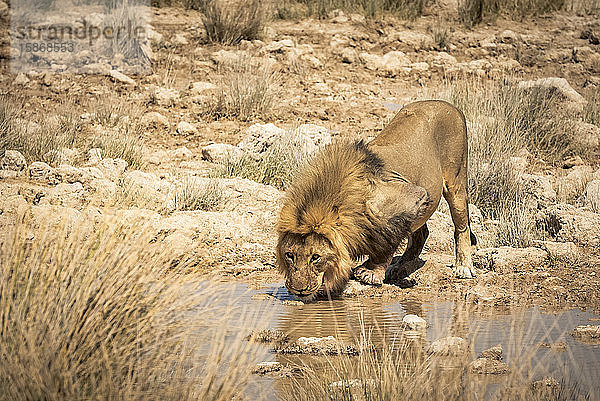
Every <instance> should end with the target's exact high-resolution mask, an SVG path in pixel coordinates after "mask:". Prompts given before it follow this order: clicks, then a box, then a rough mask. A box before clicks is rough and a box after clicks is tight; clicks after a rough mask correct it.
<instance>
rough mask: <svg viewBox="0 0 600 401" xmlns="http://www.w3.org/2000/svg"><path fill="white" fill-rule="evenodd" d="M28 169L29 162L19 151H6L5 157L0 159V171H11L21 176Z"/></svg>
mask: <svg viewBox="0 0 600 401" xmlns="http://www.w3.org/2000/svg"><path fill="white" fill-rule="evenodd" d="M26 168H27V161H26V160H25V156H23V154H21V152H19V151H17V150H6V151H5V152H4V156H2V158H0V170H9V171H14V172H16V173H18V174H20V173H22V172H23V171H25V169H26Z"/></svg>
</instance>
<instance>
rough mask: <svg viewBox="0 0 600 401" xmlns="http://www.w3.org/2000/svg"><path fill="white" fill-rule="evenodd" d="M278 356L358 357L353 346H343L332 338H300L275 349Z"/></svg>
mask: <svg viewBox="0 0 600 401" xmlns="http://www.w3.org/2000/svg"><path fill="white" fill-rule="evenodd" d="M275 351H276V352H278V353H280V354H312V355H322V354H325V355H358V350H357V349H356V347H355V346H353V345H347V344H343V343H342V342H340V341H338V340H337V339H336V338H335V337H333V336H328V337H300V338H298V339H297V340H296V341H294V342H293V343H291V344H287V345H285V346H283V347H279V348H276V349H275Z"/></svg>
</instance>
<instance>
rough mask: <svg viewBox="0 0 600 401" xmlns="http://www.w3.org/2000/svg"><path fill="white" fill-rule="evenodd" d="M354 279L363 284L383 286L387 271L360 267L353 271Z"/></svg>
mask: <svg viewBox="0 0 600 401" xmlns="http://www.w3.org/2000/svg"><path fill="white" fill-rule="evenodd" d="M352 272H353V273H354V278H355V279H356V280H358V281H360V282H361V283H363V284H368V285H375V286H378V287H379V286H381V285H383V280H384V279H385V269H367V268H366V267H362V266H358V267H357V268H355V269H354V270H353V271H352Z"/></svg>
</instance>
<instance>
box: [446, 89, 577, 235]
mask: <svg viewBox="0 0 600 401" xmlns="http://www.w3.org/2000/svg"><path fill="white" fill-rule="evenodd" d="M447 100H448V101H450V102H451V103H453V104H454V105H456V106H457V107H458V108H459V109H460V110H462V111H463V113H464V114H465V116H466V118H467V120H468V122H469V124H468V134H469V195H470V198H471V202H472V203H474V204H475V205H477V206H478V207H479V208H481V210H482V212H483V213H484V215H485V216H486V217H487V218H492V219H497V220H499V232H498V242H499V244H500V245H513V246H526V245H529V244H530V243H531V241H532V240H533V239H535V238H536V236H537V233H536V231H535V228H534V226H535V224H534V219H533V213H534V211H533V210H530V207H529V206H528V204H529V203H530V202H529V200H530V197H531V195H530V194H528V193H527V192H526V191H525V188H524V186H523V183H522V180H521V179H520V176H519V174H520V173H519V171H518V170H517V169H516V168H515V164H514V163H515V162H514V161H513V159H512V157H515V156H518V155H519V154H520V152H522V151H523V150H527V151H529V152H531V153H532V154H533V155H534V156H536V157H538V158H542V159H545V160H547V161H550V162H558V161H560V160H563V159H564V158H565V157H567V156H570V155H574V154H578V152H579V147H578V145H576V142H575V141H574V140H573V137H572V135H573V133H572V132H573V131H572V129H571V127H572V122H571V119H570V118H568V117H569V116H567V115H566V112H564V111H562V109H561V108H560V103H559V99H558V98H557V97H556V95H555V94H554V93H552V92H550V91H547V90H544V89H535V88H531V89H528V90H523V89H521V88H519V87H518V85H517V84H516V83H515V82H511V81H509V80H505V81H501V82H495V83H484V82H480V81H473V80H468V81H463V82H453V83H452V84H451V85H449V86H448V94H447Z"/></svg>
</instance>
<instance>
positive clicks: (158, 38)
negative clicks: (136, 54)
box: [146, 25, 163, 44]
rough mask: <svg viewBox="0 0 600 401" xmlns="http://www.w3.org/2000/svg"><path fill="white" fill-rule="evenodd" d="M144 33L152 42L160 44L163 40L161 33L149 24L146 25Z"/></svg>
mask: <svg viewBox="0 0 600 401" xmlns="http://www.w3.org/2000/svg"><path fill="white" fill-rule="evenodd" d="M146 35H147V37H148V39H149V40H150V41H151V42H152V43H156V44H160V42H162V40H163V35H162V34H160V33H158V32H156V31H155V30H154V29H153V28H152V27H151V26H150V25H147V26H146Z"/></svg>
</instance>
